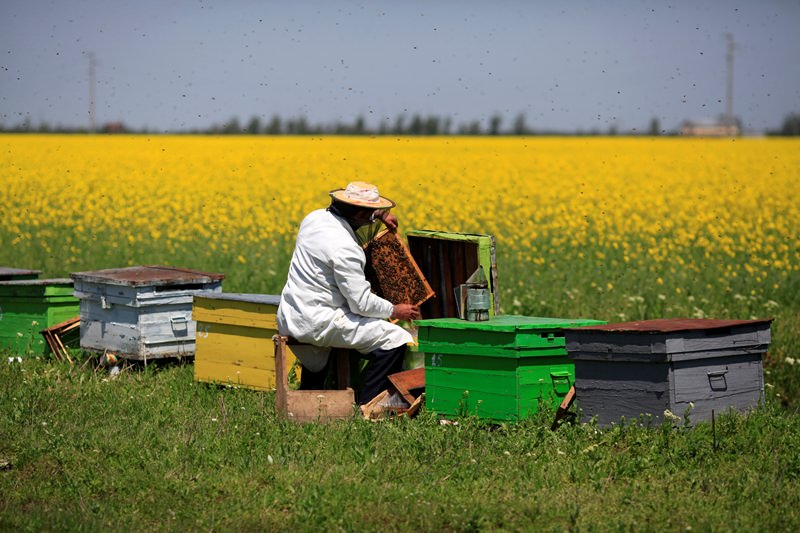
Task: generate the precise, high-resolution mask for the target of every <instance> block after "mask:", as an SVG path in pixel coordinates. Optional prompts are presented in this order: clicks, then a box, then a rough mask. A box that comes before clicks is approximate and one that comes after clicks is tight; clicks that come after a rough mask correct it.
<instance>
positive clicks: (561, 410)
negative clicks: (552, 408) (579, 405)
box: [550, 385, 575, 431]
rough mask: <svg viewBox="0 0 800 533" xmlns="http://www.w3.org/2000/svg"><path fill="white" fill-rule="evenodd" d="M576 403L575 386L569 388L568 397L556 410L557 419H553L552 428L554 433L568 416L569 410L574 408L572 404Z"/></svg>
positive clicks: (565, 397)
mask: <svg viewBox="0 0 800 533" xmlns="http://www.w3.org/2000/svg"><path fill="white" fill-rule="evenodd" d="M574 401H575V385H573V386H572V387H570V388H569V391H568V392H567V395H566V396H564V399H563V400H562V401H561V405H559V406H558V409H556V417H555V418H554V419H553V424H552V425H551V426H550V429H551V430H552V431H555V430H556V429H557V428H558V426H559V425H560V422H561V419H562V418H564V415H566V414H567V411H569V408H570V407H572V402H574Z"/></svg>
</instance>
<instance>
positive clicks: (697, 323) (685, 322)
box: [570, 318, 772, 334]
mask: <svg viewBox="0 0 800 533" xmlns="http://www.w3.org/2000/svg"><path fill="white" fill-rule="evenodd" d="M771 322H772V319H771V318H764V319H758V320H718V319H713V318H657V319H653V320H639V321H634V322H617V323H615V324H603V325H599V326H584V327H578V328H570V331H576V332H582V331H586V332H598V333H653V334H658V333H677V332H681V331H698V330H703V331H708V330H715V329H727V328H735V327H738V326H752V325H760V324H770V323H771Z"/></svg>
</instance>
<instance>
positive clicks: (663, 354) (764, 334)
mask: <svg viewBox="0 0 800 533" xmlns="http://www.w3.org/2000/svg"><path fill="white" fill-rule="evenodd" d="M770 322H771V320H713V319H657V320H643V321H639V322H623V323H619V324H607V325H604V326H593V327H584V328H576V329H569V330H567V331H566V332H565V333H566V339H567V351H568V354H569V357H570V359H572V360H573V361H574V363H575V393H576V401H577V402H578V405H579V406H580V409H581V410H582V411H583V416H584V420H586V421H588V420H590V419H592V418H593V417H597V422H598V423H599V424H601V425H608V424H611V423H614V422H619V421H620V419H621V418H622V417H625V418H626V419H627V420H635V419H639V418H640V417H641V416H642V415H645V417H649V418H650V419H651V420H652V421H653V422H655V423H661V422H663V421H665V411H669V412H670V413H672V415H675V416H677V417H680V418H681V422H680V423H684V422H685V420H684V417H685V415H686V414H687V413H688V417H689V422H690V423H695V422H699V421H704V420H710V419H711V413H712V410H713V411H715V412H716V413H722V412H723V411H725V410H727V409H735V410H739V411H746V410H749V409H753V408H755V407H756V406H757V405H758V403H759V401H760V400H761V399H762V398H763V394H764V379H763V370H762V355H763V353H764V352H766V350H767V348H768V346H769V344H770ZM673 420H674V419H673Z"/></svg>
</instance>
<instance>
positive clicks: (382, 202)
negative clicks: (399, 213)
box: [330, 189, 395, 209]
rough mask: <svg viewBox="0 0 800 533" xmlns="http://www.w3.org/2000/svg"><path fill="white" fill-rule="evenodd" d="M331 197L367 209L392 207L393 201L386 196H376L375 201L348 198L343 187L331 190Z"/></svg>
mask: <svg viewBox="0 0 800 533" xmlns="http://www.w3.org/2000/svg"><path fill="white" fill-rule="evenodd" d="M330 194H331V197H333V199H334V200H336V201H337V202H342V203H345V204H350V205H357V206H358V207H367V208H369V209H388V208H390V207H394V206H395V203H394V202H393V201H391V200H389V199H388V198H384V197H383V196H379V197H378V201H377V202H365V201H363V200H354V199H352V198H348V197H347V196H345V190H344V189H336V190H333V191H331V193H330Z"/></svg>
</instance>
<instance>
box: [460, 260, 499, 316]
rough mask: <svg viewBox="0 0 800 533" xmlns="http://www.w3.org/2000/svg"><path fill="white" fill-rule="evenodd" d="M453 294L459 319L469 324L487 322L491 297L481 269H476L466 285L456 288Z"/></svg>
mask: <svg viewBox="0 0 800 533" xmlns="http://www.w3.org/2000/svg"><path fill="white" fill-rule="evenodd" d="M455 293H456V308H457V309H458V316H459V318H461V319H463V320H468V321H470V322H483V321H485V320H489V306H490V305H491V295H490V293H489V283H488V282H487V281H486V276H484V274H483V267H478V270H476V271H475V272H474V273H473V274H472V275H471V276H470V277H469V279H467V281H466V283H463V284H462V285H459V286H458V287H456V288H455Z"/></svg>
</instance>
